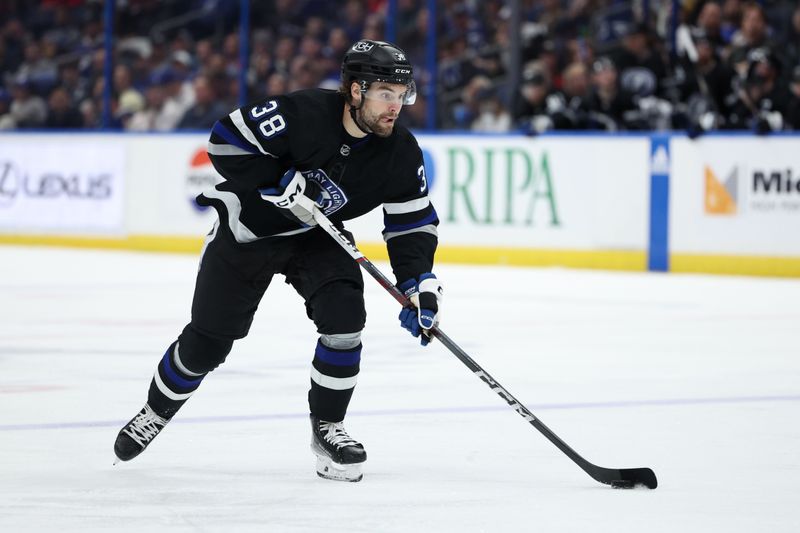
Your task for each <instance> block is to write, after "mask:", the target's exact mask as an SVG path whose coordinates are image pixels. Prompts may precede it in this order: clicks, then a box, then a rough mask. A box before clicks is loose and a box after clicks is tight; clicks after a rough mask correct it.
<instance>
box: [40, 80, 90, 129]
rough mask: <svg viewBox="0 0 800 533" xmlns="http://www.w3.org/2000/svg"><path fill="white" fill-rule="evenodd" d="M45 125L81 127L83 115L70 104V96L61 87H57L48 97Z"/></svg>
mask: <svg viewBox="0 0 800 533" xmlns="http://www.w3.org/2000/svg"><path fill="white" fill-rule="evenodd" d="M48 103H49V104H50V107H49V109H48V110H47V120H46V121H45V124H44V125H45V126H46V127H48V128H58V129H78V128H82V127H83V117H82V116H81V114H80V112H79V111H78V109H77V108H76V107H75V106H74V105H73V104H72V98H70V95H69V93H67V91H66V90H65V89H64V88H63V87H57V88H56V89H55V90H54V91H53V92H52V93H50V98H49V99H48Z"/></svg>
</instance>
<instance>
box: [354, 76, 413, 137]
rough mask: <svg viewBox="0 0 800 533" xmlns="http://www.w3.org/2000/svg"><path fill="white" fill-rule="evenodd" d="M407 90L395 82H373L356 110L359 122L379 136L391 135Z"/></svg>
mask: <svg viewBox="0 0 800 533" xmlns="http://www.w3.org/2000/svg"><path fill="white" fill-rule="evenodd" d="M407 90H408V88H407V87H406V86H405V85H401V84H397V83H373V84H372V85H371V86H370V88H369V90H368V91H367V92H366V94H365V95H364V96H365V98H364V103H363V105H362V106H361V109H359V110H358V114H359V117H358V118H359V119H360V121H361V123H362V124H363V125H364V126H366V127H367V128H369V129H370V130H371V131H372V132H373V133H375V135H377V136H379V137H388V136H389V135H391V134H392V130H393V129H394V123H395V121H396V120H397V117H398V115H399V114H400V109H402V108H403V102H404V101H405V97H406V91H407Z"/></svg>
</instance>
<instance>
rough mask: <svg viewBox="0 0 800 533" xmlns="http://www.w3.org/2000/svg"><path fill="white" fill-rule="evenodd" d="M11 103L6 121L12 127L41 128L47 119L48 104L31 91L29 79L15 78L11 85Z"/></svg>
mask: <svg viewBox="0 0 800 533" xmlns="http://www.w3.org/2000/svg"><path fill="white" fill-rule="evenodd" d="M11 95H12V100H11V105H10V106H9V111H8V114H7V115H6V117H7V118H6V119H5V120H4V123H6V124H9V125H10V127H11V128H41V127H42V126H44V123H45V120H47V104H45V102H44V100H43V99H42V98H41V97H39V96H36V95H35V94H33V93H32V91H31V84H30V81H28V80H27V79H24V78H22V79H19V78H18V79H16V80H14V82H13V84H12V87H11Z"/></svg>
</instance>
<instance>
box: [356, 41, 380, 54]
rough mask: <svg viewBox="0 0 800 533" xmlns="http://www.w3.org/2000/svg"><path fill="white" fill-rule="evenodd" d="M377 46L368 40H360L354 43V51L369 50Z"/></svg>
mask: <svg viewBox="0 0 800 533" xmlns="http://www.w3.org/2000/svg"><path fill="white" fill-rule="evenodd" d="M374 47H375V45H374V44H372V43H368V42H366V41H358V42H357V43H356V44H354V45H353V51H354V52H369V51H370V50H372V49H373V48H374Z"/></svg>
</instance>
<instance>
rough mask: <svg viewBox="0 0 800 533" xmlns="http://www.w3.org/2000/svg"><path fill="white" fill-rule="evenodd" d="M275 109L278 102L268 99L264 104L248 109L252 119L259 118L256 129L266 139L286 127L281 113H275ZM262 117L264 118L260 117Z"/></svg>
mask: <svg viewBox="0 0 800 533" xmlns="http://www.w3.org/2000/svg"><path fill="white" fill-rule="evenodd" d="M277 109H278V102H277V101H275V100H270V101H269V102H267V103H266V105H260V106H259V105H257V106H255V107H254V108H253V109H251V110H250V117H251V118H252V119H253V120H260V122H259V123H258V131H259V132H261V135H263V136H264V137H265V138H267V139H269V138H270V137H272V136H273V135H275V134H277V133H280V132H281V131H283V130H284V129H285V128H286V121H285V120H283V115H281V114H279V113H275V110H277ZM262 117H264V118H263V119H262Z"/></svg>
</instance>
